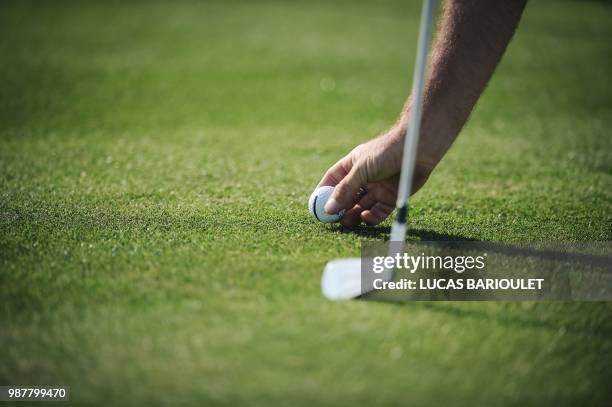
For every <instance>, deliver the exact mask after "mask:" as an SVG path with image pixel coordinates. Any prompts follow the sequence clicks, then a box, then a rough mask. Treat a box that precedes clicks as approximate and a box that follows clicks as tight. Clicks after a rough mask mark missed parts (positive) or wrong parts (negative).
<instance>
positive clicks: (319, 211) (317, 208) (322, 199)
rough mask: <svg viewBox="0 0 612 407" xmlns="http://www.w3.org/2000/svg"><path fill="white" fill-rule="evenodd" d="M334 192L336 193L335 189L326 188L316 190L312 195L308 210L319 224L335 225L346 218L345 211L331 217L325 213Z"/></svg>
mask: <svg viewBox="0 0 612 407" xmlns="http://www.w3.org/2000/svg"><path fill="white" fill-rule="evenodd" d="M332 192H334V187H329V186H326V187H319V188H317V189H315V190H314V192H313V193H312V195H310V199H309V200H308V210H309V211H310V213H311V214H312V216H314V217H315V219H317V220H318V221H319V222H323V223H334V222H338V221H339V220H340V219H342V216H344V212H345V210H344V209H343V210H341V211H340V212H338V213H336V214H333V215H329V214H328V213H327V212H325V204H326V203H327V200H328V199H329V197H330V196H331V194H332Z"/></svg>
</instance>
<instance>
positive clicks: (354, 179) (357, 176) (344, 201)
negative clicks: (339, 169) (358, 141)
mask: <svg viewBox="0 0 612 407" xmlns="http://www.w3.org/2000/svg"><path fill="white" fill-rule="evenodd" d="M359 167H360V166H359V165H354V166H353V168H351V170H350V171H349V173H348V174H346V176H345V177H344V178H343V179H342V181H340V182H339V183H338V185H336V187H335V189H334V192H333V193H332V195H331V197H329V200H328V201H327V203H326V204H325V212H327V213H328V214H334V213H338V212H340V211H341V210H342V209H349V208H351V207H352V206H353V205H355V203H356V201H357V194H358V192H359V188H361V187H362V186H363V185H364V184H365V182H364V180H362V176H361V174H362V171H360V168H359Z"/></svg>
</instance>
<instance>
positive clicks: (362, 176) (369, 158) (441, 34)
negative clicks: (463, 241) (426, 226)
mask: <svg viewBox="0 0 612 407" xmlns="http://www.w3.org/2000/svg"><path fill="white" fill-rule="evenodd" d="M526 3H527V0H463V1H462V0H446V1H444V3H443V10H442V17H441V19H440V22H439V28H438V31H437V34H436V37H435V40H434V43H433V46H432V50H431V52H430V54H429V58H428V67H427V77H426V80H425V89H424V91H425V94H424V99H423V118H422V122H421V135H420V140H419V147H418V151H417V162H416V167H415V175H414V179H413V187H412V192H413V193H415V192H417V191H418V190H419V189H420V188H421V187H422V186H423V185H424V184H425V182H426V181H427V179H428V178H429V176H430V175H431V173H432V171H433V170H434V168H435V167H436V165H437V164H438V163H439V162H440V160H441V159H442V157H444V154H446V152H447V151H448V149H449V148H450V146H451V144H452V143H453V141H454V140H455V138H457V136H458V135H459V132H460V131H461V129H462V127H463V125H464V124H465V122H466V121H467V119H468V117H469V115H470V113H471V112H472V109H473V108H474V105H475V104H476V102H477V101H478V98H479V97H480V95H481V94H482V92H483V91H484V89H485V86H486V85H487V82H488V81H489V79H490V78H491V76H492V75H493V72H494V71H495V67H496V66H497V64H498V63H499V61H500V60H501V58H502V55H503V54H504V52H505V50H506V47H507V45H508V43H509V42H510V40H511V39H512V35H513V33H514V31H515V29H516V27H517V25H518V22H519V20H520V18H521V14H522V12H523V9H524V8H525V4H526ZM410 101H411V98H410V97H409V98H408V100H407V101H406V104H405V107H404V109H403V111H402V113H401V115H400V118H399V120H398V122H397V123H396V124H395V125H394V126H393V127H392V128H391V129H390V130H389V131H387V132H386V133H384V134H383V135H381V136H379V137H377V138H375V139H373V140H370V141H368V142H366V143H364V144H361V145H359V146H357V147H356V148H354V149H353V150H352V151H351V152H350V153H349V154H348V155H346V156H345V157H344V158H342V159H341V160H340V161H338V162H337V163H336V164H334V165H333V166H332V167H331V168H330V169H329V170H327V172H326V173H325V175H324V176H323V179H322V180H321V182H320V183H319V185H320V186H323V185H330V186H334V187H335V191H334V193H333V194H332V196H331V198H330V200H329V201H328V202H327V205H326V206H325V210H326V212H328V213H337V212H338V211H340V210H341V209H347V212H346V214H345V215H344V217H343V218H342V221H341V222H342V224H344V225H345V226H354V225H357V224H359V223H361V222H362V221H363V222H366V223H368V224H371V225H375V224H378V223H380V222H382V221H383V220H385V219H386V218H387V217H388V216H389V215H390V214H391V212H393V209H394V207H395V201H396V199H397V189H398V185H397V184H398V180H399V173H400V170H401V162H402V153H403V145H404V137H405V134H406V129H407V127H408V121H409V117H410V115H409V111H410ZM361 188H365V190H366V191H367V193H366V194H365V195H363V194H361V195H360V194H359V191H360V189H361Z"/></svg>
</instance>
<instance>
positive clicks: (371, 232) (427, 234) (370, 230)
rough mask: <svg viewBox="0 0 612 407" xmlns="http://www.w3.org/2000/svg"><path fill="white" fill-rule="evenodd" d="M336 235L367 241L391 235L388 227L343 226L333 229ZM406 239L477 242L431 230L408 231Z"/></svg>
mask: <svg viewBox="0 0 612 407" xmlns="http://www.w3.org/2000/svg"><path fill="white" fill-rule="evenodd" d="M333 230H334V231H335V232H337V233H342V234H355V235H358V236H361V237H364V238H369V239H379V238H381V239H387V238H389V236H390V235H391V227H390V226H367V225H358V226H353V227H350V228H347V227H344V226H338V227H337V228H336V229H333ZM406 234H407V236H408V239H410V238H418V240H422V241H429V242H477V241H478V240H477V239H472V238H469V237H465V236H461V235H452V234H448V233H440V232H434V231H433V230H425V229H408V231H407V232H406Z"/></svg>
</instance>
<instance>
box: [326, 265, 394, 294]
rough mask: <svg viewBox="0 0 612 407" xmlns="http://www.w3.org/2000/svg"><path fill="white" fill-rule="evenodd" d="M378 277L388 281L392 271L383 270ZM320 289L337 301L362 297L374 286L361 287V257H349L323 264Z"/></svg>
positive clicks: (372, 289)
mask: <svg viewBox="0 0 612 407" xmlns="http://www.w3.org/2000/svg"><path fill="white" fill-rule="evenodd" d="M379 277H380V278H381V279H382V280H384V281H390V280H391V279H392V277H393V271H392V270H385V271H384V272H383V273H382V274H381V275H380V276H379ZM321 291H322V292H323V295H324V296H325V297H326V298H328V299H330V300H332V301H337V300H350V299H353V298H358V297H362V296H363V295H364V294H367V293H369V292H371V291H374V288H373V287H372V286H368V287H362V274H361V258H359V257H349V258H344V259H335V260H332V261H330V262H329V263H327V264H326V265H325V269H324V270H323V276H322V277H321Z"/></svg>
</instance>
